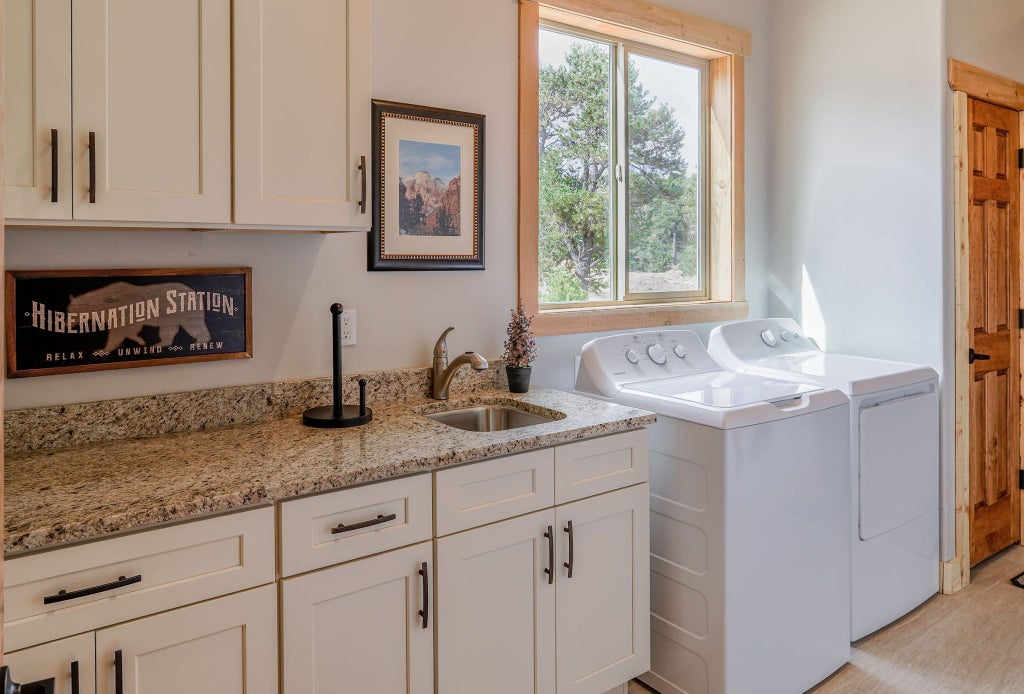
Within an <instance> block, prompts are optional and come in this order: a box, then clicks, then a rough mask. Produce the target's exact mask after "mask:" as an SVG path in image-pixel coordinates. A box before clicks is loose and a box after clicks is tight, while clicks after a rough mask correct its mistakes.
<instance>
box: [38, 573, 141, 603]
mask: <svg viewBox="0 0 1024 694" xmlns="http://www.w3.org/2000/svg"><path fill="white" fill-rule="evenodd" d="M141 582H142V574H138V575H136V576H127V577H125V576H121V577H119V578H118V579H117V580H116V581H111V582H110V583H104V584H103V585H100V586H92V587H91V588H82V589H81V590H72V591H70V592H69V591H66V590H59V591H57V594H56V595H47V596H45V597H44V598H43V604H44V605H52V604H53V603H55V602H64V601H65V600H74V599H75V598H84V597H85V596H86V595H96V593H105V592H107V591H108V590H114V589H115V588H123V587H124V586H130V585H131V584H133V583H141Z"/></svg>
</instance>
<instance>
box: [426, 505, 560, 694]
mask: <svg viewBox="0 0 1024 694" xmlns="http://www.w3.org/2000/svg"><path fill="white" fill-rule="evenodd" d="M554 523H555V513H554V511H553V510H549V511H540V512H538V513H532V514H530V515H528V516H522V517H519V518H514V519H512V520H506V521H502V522H500V523H495V524H494V525H488V526H484V527H483V528H477V529H476V530H468V531H466V532H463V533H459V534H457V535H451V536H449V537H444V538H441V539H439V540H437V686H438V694H477V693H479V692H487V693H488V694H553V692H554V691H555V586H554V584H553V583H551V580H552V577H550V576H549V575H548V574H547V573H546V572H547V570H548V569H550V568H551V564H552V563H553V558H552V557H553V552H554V549H553V546H552V545H550V544H549V542H550V538H547V537H545V533H548V532H549V530H550V531H553V528H554Z"/></svg>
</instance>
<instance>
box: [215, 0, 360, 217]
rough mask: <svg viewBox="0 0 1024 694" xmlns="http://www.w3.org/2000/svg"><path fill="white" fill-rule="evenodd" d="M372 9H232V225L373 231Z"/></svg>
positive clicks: (279, 0) (321, 2)
mask: <svg viewBox="0 0 1024 694" xmlns="http://www.w3.org/2000/svg"><path fill="white" fill-rule="evenodd" d="M370 5H371V0H247V1H246V2H241V3H239V2H236V3H235V9H234V53H235V61H234V71H235V72H234V77H235V81H234V88H235V110H234V122H235V167H234V172H235V222H237V223H239V224H261V225H289V226H309V227H314V228H323V227H343V228H351V229H359V230H365V229H368V228H369V226H370V205H369V202H368V201H367V203H366V205H365V210H363V211H361V210H360V206H359V204H358V203H359V201H360V200H361V199H363V196H364V185H363V184H364V181H365V191H367V192H366V193H365V194H366V195H368V194H369V192H368V191H370V190H371V188H370V181H369V179H368V177H369V171H366V170H365V169H364V170H363V171H360V170H358V169H357V166H358V164H359V162H360V156H365V157H366V165H367V166H369V164H370V146H369V145H370V38H369V37H370V31H371V27H370ZM364 175H365V176H367V178H366V179H364V178H363V176H364Z"/></svg>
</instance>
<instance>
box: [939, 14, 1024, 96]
mask: <svg viewBox="0 0 1024 694" xmlns="http://www.w3.org/2000/svg"><path fill="white" fill-rule="evenodd" d="M945 2H946V27H947V29H946V46H947V50H948V54H949V57H950V58H956V59H957V60H960V61H963V62H965V63H970V64H971V65H976V66H977V67H980V68H984V69H985V70H988V71H989V72H994V73H996V74H997V75H1002V76H1004V77H1009V78H1010V79H1014V80H1017V81H1018V82H1024V40H1022V36H1024V3H1022V2H1020V0H983V1H982V2H979V1H978V0H945Z"/></svg>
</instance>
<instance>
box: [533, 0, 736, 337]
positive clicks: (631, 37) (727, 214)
mask: <svg viewBox="0 0 1024 694" xmlns="http://www.w3.org/2000/svg"><path fill="white" fill-rule="evenodd" d="M541 16H543V17H544V18H545V19H550V20H553V21H558V22H561V23H565V24H572V25H575V26H578V27H581V28H584V29H589V30H592V31H597V32H600V33H603V34H608V35H611V36H614V37H617V38H620V39H623V40H628V41H634V42H639V43H646V44H648V45H651V46H655V47H657V48H663V49H668V50H673V51H676V52H680V53H685V54H689V55H693V56H696V57H700V58H704V59H707V60H709V62H710V76H711V84H710V90H709V101H710V104H709V105H710V109H711V114H710V133H709V138H708V153H707V162H708V167H709V176H708V185H709V187H710V189H711V191H710V196H709V197H710V209H709V227H710V241H711V242H710V247H709V249H708V250H709V253H710V258H711V271H710V272H709V274H708V288H709V290H710V299H708V300H704V301H685V302H683V301H676V302H658V303H650V304H635V303H631V304H620V305H615V306H600V307H593V308H590V307H587V308H571V309H545V310H543V311H541V310H539V302H538V280H539V278H538V267H537V266H538V260H539V258H538V251H539V249H538V218H537V209H538V203H539V192H538V189H537V180H538V175H539V171H538V169H539V161H538V153H537V113H538V108H539V95H538V82H539V69H540V68H539V64H538V62H539V60H538V40H539V30H540V19H541ZM750 44H751V38H750V33H749V32H747V31H743V30H741V29H735V28H733V27H728V26H726V25H724V24H718V23H716V22H711V21H709V20H706V19H703V18H700V17H695V16H693V15H689V14H686V13H683V12H678V11H676V10H671V9H668V8H664V7H661V6H658V5H654V4H652V3H650V2H646V1H645V0H587V1H584V0H545V2H537V1H536V0H519V298H520V300H521V301H522V302H523V304H524V305H525V307H526V310H527V312H529V313H532V314H534V315H535V316H536V317H535V318H534V322H533V327H534V331H535V333H536V334H537V335H562V334H569V333H580V332H599V331H604V330H621V329H632V328H649V327H656V326H662V325H682V324H687V323H706V322H712V321H723V320H735V319H740V318H745V317H746V316H747V312H748V305H747V302H746V300H745V283H744V271H745V264H746V263H745V253H744V225H743V222H744V219H743V193H744V189H743V184H744V158H743V149H744V148H743V144H744V104H743V98H744V97H743V95H744V62H743V58H744V56H745V55H748V54H749V53H750Z"/></svg>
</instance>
